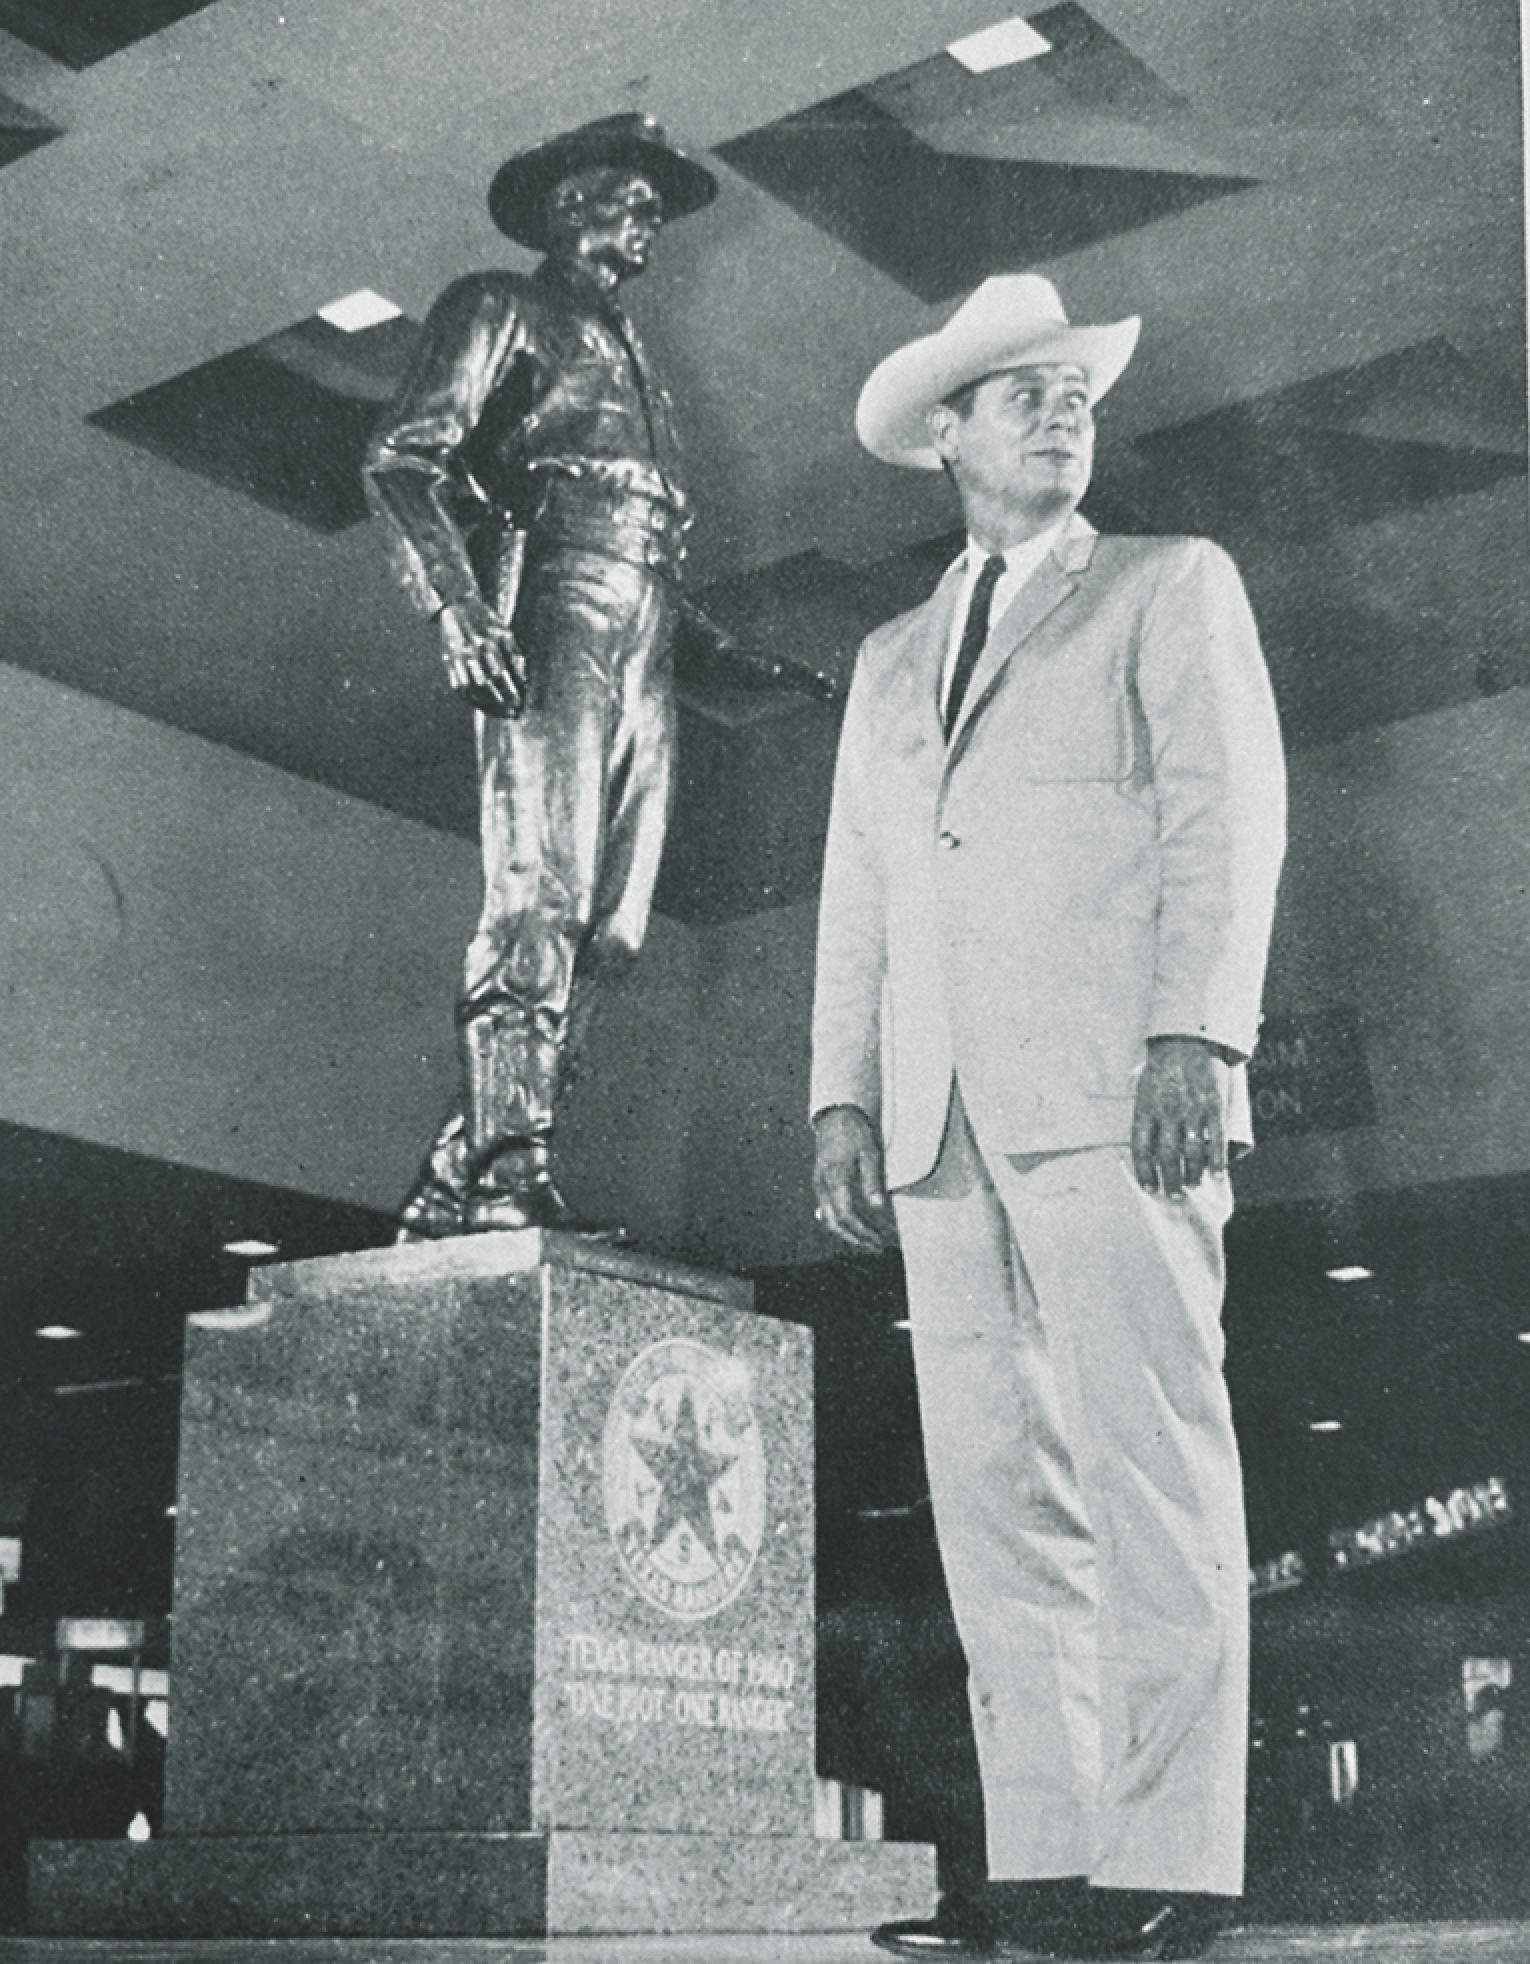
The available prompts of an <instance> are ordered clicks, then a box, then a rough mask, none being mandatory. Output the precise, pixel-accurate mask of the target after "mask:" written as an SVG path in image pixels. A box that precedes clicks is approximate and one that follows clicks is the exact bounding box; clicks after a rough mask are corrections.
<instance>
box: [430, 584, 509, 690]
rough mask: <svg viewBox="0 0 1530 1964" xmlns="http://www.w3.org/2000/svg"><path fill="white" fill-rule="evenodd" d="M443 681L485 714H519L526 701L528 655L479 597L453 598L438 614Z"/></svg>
mask: <svg viewBox="0 0 1530 1964" xmlns="http://www.w3.org/2000/svg"><path fill="white" fill-rule="evenodd" d="M439 618H440V622H441V654H442V657H443V659H444V660H445V662H446V675H447V680H448V681H449V682H450V683H451V685H452V687H453V689H454V690H455V691H456V692H457V694H458V695H459V696H463V697H465V698H466V700H467V701H468V702H470V703H471V704H472V705H473V707H474V708H475V709H481V710H482V711H483V713H484V714H485V715H486V716H519V715H520V713H521V705H522V704H523V703H524V702H525V700H526V657H525V656H524V655H523V654H522V653H521V650H520V648H519V646H518V645H517V643H516V639H515V636H514V635H513V634H512V633H511V632H510V630H509V628H508V627H505V626H503V625H502V623H501V622H499V621H498V620H496V619H495V617H494V615H493V613H492V612H491V611H490V609H489V608H488V606H486V605H485V603H484V602H483V601H482V600H457V601H454V602H452V604H451V605H450V606H447V607H443V608H442V610H441V613H440V616H439Z"/></svg>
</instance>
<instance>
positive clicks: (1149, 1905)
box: [1065, 1889, 1237, 1959]
mask: <svg viewBox="0 0 1530 1964" xmlns="http://www.w3.org/2000/svg"><path fill="white" fill-rule="evenodd" d="M1236 1904H1237V1898H1236V1897H1235V1896H1207V1895H1195V1894H1192V1893H1190V1892H1189V1891H1186V1890H1171V1889H1164V1890H1151V1889H1091V1890H1090V1891H1089V1900H1088V1905H1087V1908H1086V1910H1085V1912H1084V1915H1083V1918H1082V1923H1081V1943H1080V1948H1078V1949H1077V1950H1075V1951H1073V1952H1071V1953H1065V1954H1068V1955H1071V1956H1073V1957H1076V1958H1101V1959H1103V1958H1113V1957H1114V1958H1132V1957H1137V1958H1146V1959H1160V1958H1185V1957H1203V1956H1204V1955H1205V1953H1206V1952H1207V1951H1208V1950H1209V1949H1210V1948H1211V1946H1212V1944H1213V1943H1215V1941H1216V1939H1217V1937H1218V1936H1219V1935H1220V1934H1221V1932H1222V1931H1223V1930H1225V1929H1226V1928H1227V1926H1228V1924H1229V1923H1231V1922H1232V1917H1233V1910H1234V1908H1235V1907H1236Z"/></svg>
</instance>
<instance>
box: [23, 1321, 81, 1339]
mask: <svg viewBox="0 0 1530 1964" xmlns="http://www.w3.org/2000/svg"><path fill="white" fill-rule="evenodd" d="M32 1334H33V1336H34V1337H45V1338H46V1339H47V1341H48V1342H49V1343H68V1342H70V1341H71V1340H72V1339H73V1338H75V1337H83V1336H84V1334H85V1332H84V1331H83V1330H76V1329H73V1328H71V1327H70V1325H69V1324H67V1323H44V1324H43V1326H42V1328H41V1329H40V1330H34V1331H33V1332H32Z"/></svg>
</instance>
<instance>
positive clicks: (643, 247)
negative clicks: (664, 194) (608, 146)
mask: <svg viewBox="0 0 1530 1964" xmlns="http://www.w3.org/2000/svg"><path fill="white" fill-rule="evenodd" d="M554 213H555V219H556V221H557V229H558V233H559V234H560V235H561V238H562V241H563V242H564V246H565V250H567V251H569V252H570V253H571V254H572V255H573V257H575V258H576V259H579V260H582V261H583V262H584V263H585V265H587V266H588V267H589V268H590V269H591V270H592V271H600V272H603V273H604V274H605V275H606V277H607V278H608V279H615V280H626V279H631V278H632V276H633V275H634V274H635V273H641V272H642V270H643V268H644V267H645V266H646V265H647V264H648V255H649V253H650V252H651V251H652V250H653V242H654V240H655V239H656V238H657V237H658V236H659V228H660V226H661V225H662V224H663V223H664V201H663V199H662V198H661V197H660V196H659V193H658V191H657V190H656V189H655V188H654V186H653V185H652V184H651V183H650V182H649V180H648V179H647V178H646V177H644V176H643V175H642V174H641V173H640V172H638V171H635V170H622V169H612V170H587V171H579V172H578V173H576V174H575V175H574V176H572V177H568V178H565V179H564V181H563V182H562V183H561V184H560V185H559V186H558V189H557V191H556V192H555V193H554Z"/></svg>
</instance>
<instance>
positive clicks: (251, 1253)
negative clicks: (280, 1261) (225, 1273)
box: [223, 1239, 281, 1262]
mask: <svg viewBox="0 0 1530 1964" xmlns="http://www.w3.org/2000/svg"><path fill="white" fill-rule="evenodd" d="M223 1252H224V1254H225V1255H242V1256H243V1257H244V1259H245V1260H246V1261H250V1262H258V1261H259V1260H260V1259H261V1257H262V1256H263V1255H275V1254H279V1253H280V1252H281V1251H280V1249H279V1248H278V1247H277V1245H276V1243H275V1242H274V1241H256V1240H254V1239H251V1240H248V1241H225V1242H224V1244H223Z"/></svg>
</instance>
